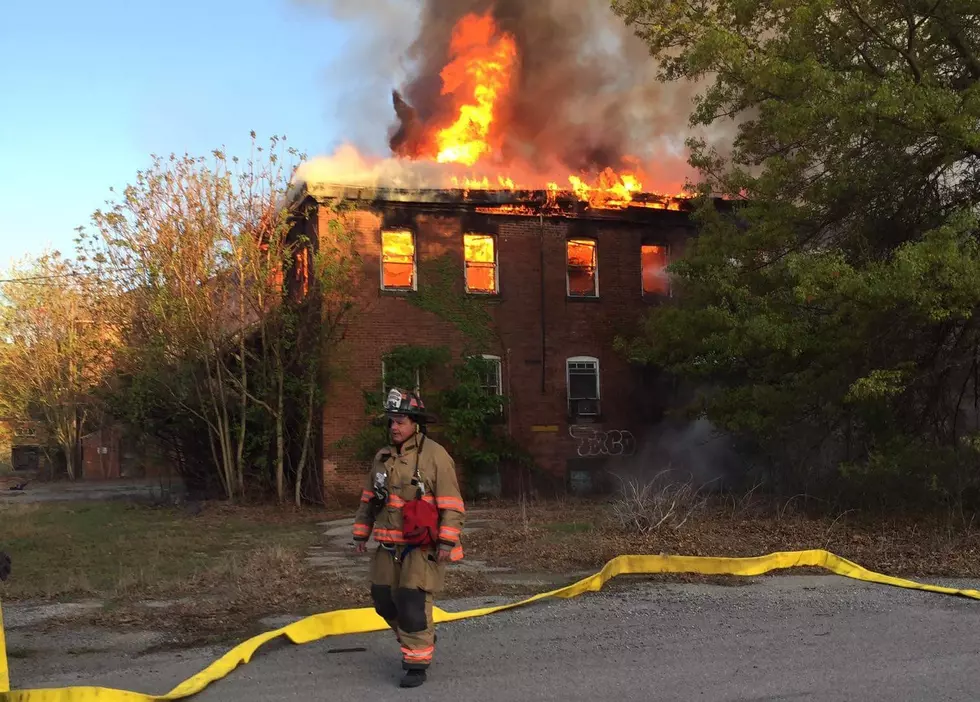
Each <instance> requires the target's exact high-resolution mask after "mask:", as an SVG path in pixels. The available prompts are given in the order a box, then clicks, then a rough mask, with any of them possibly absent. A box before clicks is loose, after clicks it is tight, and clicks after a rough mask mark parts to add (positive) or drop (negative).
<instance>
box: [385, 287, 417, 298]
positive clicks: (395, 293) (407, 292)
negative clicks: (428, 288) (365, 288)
mask: <svg viewBox="0 0 980 702" xmlns="http://www.w3.org/2000/svg"><path fill="white" fill-rule="evenodd" d="M417 293H418V290H411V289H409V288H405V289H403V290H401V289H397V288H381V289H380V290H378V294H379V295H380V296H381V297H410V296H412V295H415V294H417Z"/></svg>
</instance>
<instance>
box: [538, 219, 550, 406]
mask: <svg viewBox="0 0 980 702" xmlns="http://www.w3.org/2000/svg"><path fill="white" fill-rule="evenodd" d="M538 236H539V239H540V242H541V394H542V395H544V394H545V379H546V377H547V363H546V358H545V357H546V355H547V349H548V335H547V332H546V331H545V313H544V300H545V295H544V215H543V214H542V213H540V212H539V213H538Z"/></svg>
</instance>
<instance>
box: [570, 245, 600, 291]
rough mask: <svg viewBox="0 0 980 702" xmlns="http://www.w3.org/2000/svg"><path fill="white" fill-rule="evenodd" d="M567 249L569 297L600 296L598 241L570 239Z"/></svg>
mask: <svg viewBox="0 0 980 702" xmlns="http://www.w3.org/2000/svg"><path fill="white" fill-rule="evenodd" d="M565 250H566V252H567V255H566V258H567V261H568V270H567V275H566V279H567V287H568V295H569V297H598V296H599V262H598V258H597V255H596V242H595V241H593V240H592V239H570V240H569V241H568V242H567V243H566V244H565Z"/></svg>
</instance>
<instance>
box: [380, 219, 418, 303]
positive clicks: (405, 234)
mask: <svg viewBox="0 0 980 702" xmlns="http://www.w3.org/2000/svg"><path fill="white" fill-rule="evenodd" d="M381 288H382V289H383V290H415V235H414V234H413V233H412V232H410V231H407V230H397V231H385V232H381Z"/></svg>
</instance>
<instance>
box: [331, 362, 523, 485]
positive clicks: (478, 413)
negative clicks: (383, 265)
mask: <svg viewBox="0 0 980 702" xmlns="http://www.w3.org/2000/svg"><path fill="white" fill-rule="evenodd" d="M383 361H384V369H385V373H384V381H383V385H384V388H386V389H387V388H391V387H400V388H407V389H414V388H416V386H417V384H418V385H420V386H424V387H434V388H437V389H434V390H432V391H431V392H425V393H423V395H422V397H423V401H424V402H425V405H426V409H427V410H428V411H429V412H431V413H432V414H434V415H435V417H436V418H437V422H436V424H434V425H433V426H432V427H431V428H430V431H431V433H432V435H433V437H434V438H437V440H439V441H442V442H444V443H445V444H446V445H447V447H448V448H449V449H450V451H451V453H452V455H453V458H454V460H455V461H456V464H457V466H458V468H459V469H460V470H461V471H462V472H463V473H464V474H465V475H466V476H467V477H468V478H469V480H467V481H466V484H467V485H468V486H469V488H470V489H472V488H473V487H474V486H475V481H474V480H473V479H474V478H476V477H478V476H481V475H493V474H495V472H496V471H497V470H498V469H499V468H500V467H501V466H522V465H527V464H528V463H529V458H528V456H527V454H526V452H525V451H524V450H523V449H522V448H521V447H520V446H518V445H517V444H516V443H515V442H514V441H513V440H512V439H511V438H510V437H509V436H508V435H507V433H506V431H505V427H504V425H503V420H504V416H505V412H506V407H507V401H506V398H505V397H504V396H503V395H500V394H496V393H495V392H492V391H491V390H490V389H489V388H490V385H489V379H490V378H491V376H492V375H493V374H495V373H496V367H495V366H494V365H493V364H492V363H491V362H489V361H487V360H485V359H484V358H483V357H482V356H465V357H463V358H462V359H458V360H456V361H455V362H453V359H452V354H451V352H450V351H449V349H448V348H446V347H443V346H436V347H424V346H414V345H402V346H398V347H395V348H394V349H392V350H391V351H390V352H389V353H387V354H385V356H384V358H383ZM364 403H365V408H366V412H367V415H368V419H369V422H368V424H367V426H365V427H364V428H363V429H362V430H361V431H359V432H357V433H356V434H354V435H352V436H350V437H347V438H345V439H344V440H342V441H341V442H340V447H341V448H346V449H349V450H352V451H353V453H354V455H355V456H356V457H357V458H358V459H360V460H364V461H368V460H371V459H372V458H374V455H375V454H376V453H377V451H378V449H379V448H381V447H383V446H385V445H387V444H388V441H389V439H388V433H387V425H386V424H385V423H384V422H383V421H380V418H381V415H382V409H381V408H382V407H383V404H384V395H383V393H382V392H381V390H380V388H379V390H378V391H376V392H375V391H370V390H368V391H365V392H364Z"/></svg>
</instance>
